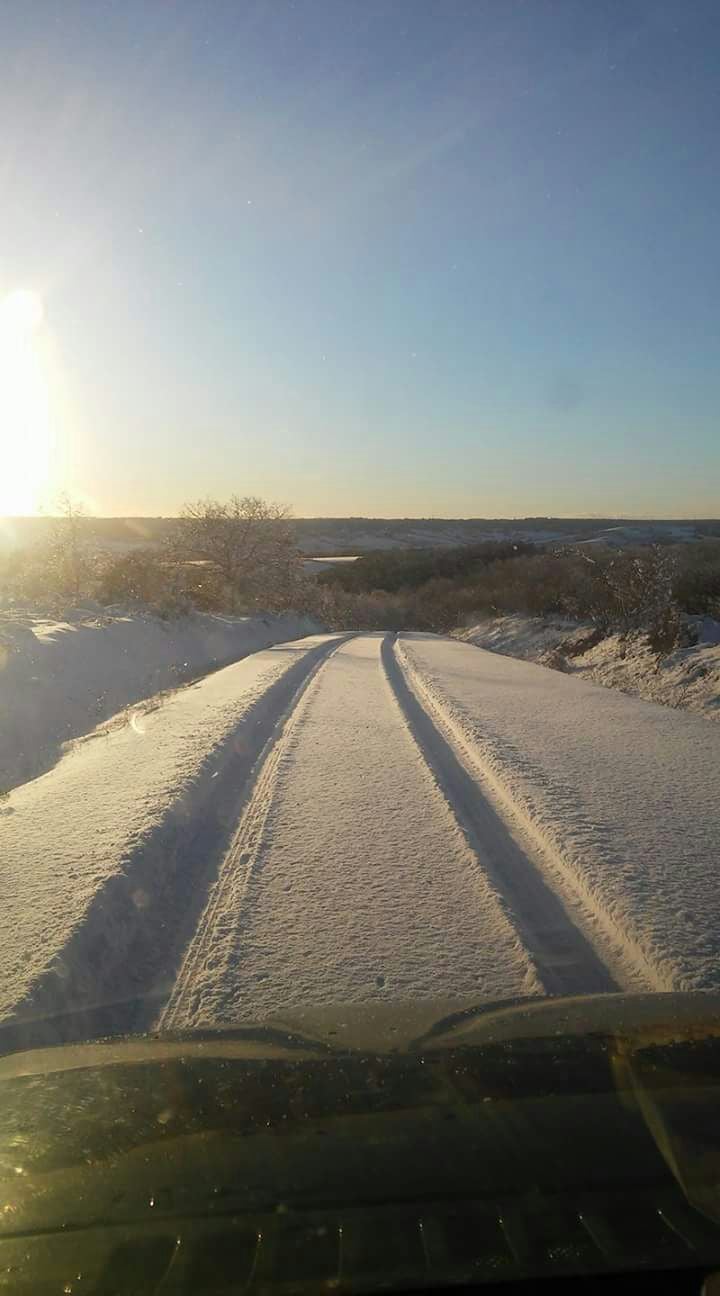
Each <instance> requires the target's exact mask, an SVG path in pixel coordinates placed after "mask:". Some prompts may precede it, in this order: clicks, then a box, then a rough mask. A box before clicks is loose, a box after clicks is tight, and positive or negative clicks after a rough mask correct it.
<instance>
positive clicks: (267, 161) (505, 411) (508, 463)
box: [0, 0, 720, 516]
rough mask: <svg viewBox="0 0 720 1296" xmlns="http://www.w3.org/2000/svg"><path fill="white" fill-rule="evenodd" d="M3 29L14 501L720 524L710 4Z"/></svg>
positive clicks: (503, 3)
mask: <svg viewBox="0 0 720 1296" xmlns="http://www.w3.org/2000/svg"><path fill="white" fill-rule="evenodd" d="M2 24H3V27H2V41H3V76H2V79H1V80H0V114H1V120H2V132H0V181H1V182H2V183H1V191H2V195H3V201H2V204H0V379H1V382H2V392H1V394H0V450H1V451H2V457H3V458H2V477H1V478H0V513H3V512H7V513H24V512H29V511H33V510H34V509H35V508H36V507H37V506H39V505H41V504H47V502H48V501H49V500H50V499H51V498H52V494H53V492H55V493H56V492H57V491H59V490H61V489H68V490H70V491H71V492H72V493H74V494H76V495H77V496H79V497H81V498H82V499H83V500H84V501H85V502H86V505H87V506H88V507H89V508H90V509H91V510H92V511H94V512H96V513H99V514H127V513H131V514H159V513H172V512H174V511H176V509H177V508H178V506H179V504H180V503H181V502H182V501H183V500H184V499H187V498H195V497H197V496H199V495H206V494H212V495H225V494H228V493H229V492H230V491H238V492H240V493H247V492H253V493H260V494H264V495H268V496H270V497H272V498H276V499H279V500H282V501H285V502H288V503H290V504H292V505H293V506H294V508H295V511H296V512H297V513H298V514H306V515H308V514H326V515H327V514H330V515H336V514H337V515H342V514H360V513H364V514H376V515H403V514H405V515H427V514H436V515H446V516H447V515H464V516H468V515H474V516H493V515H494V516H507V515H519V514H541V513H548V514H550V513H565V514H577V513H601V514H606V513H607V514H645V515H675V516H681V515H686V516H687V515H699V516H702V515H706V516H709V515H717V512H718V490H717V488H718V481H719V479H720V435H718V411H719V410H720V353H719V344H720V310H719V307H718V303H719V302H720V283H719V282H718V280H719V278H720V275H719V247H720V241H719V239H718V216H719V211H718V208H719V206H720V203H719V199H720V165H719V163H718V151H717V124H718V121H719V120H720V5H719V4H718V3H717V0H592V3H589V2H588V0H382V2H380V0H274V3H267V0H256V2H255V0H253V2H251V0H247V2H243V0H211V2H208V3H201V2H200V0H155V2H154V3H148V2H147V0H122V3H120V2H117V3H112V2H108V3H103V0H87V2H85V0H64V2H63V3H62V4H58V3H57V0H32V2H31V3H23V4H8V5H5V6H3V12H2ZM8 303H9V305H8ZM13 303H14V305H13Z"/></svg>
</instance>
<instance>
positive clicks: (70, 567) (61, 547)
mask: <svg viewBox="0 0 720 1296" xmlns="http://www.w3.org/2000/svg"><path fill="white" fill-rule="evenodd" d="M57 508H58V516H56V517H54V518H53V520H52V527H51V530H50V534H49V536H48V540H47V546H46V549H45V554H44V562H45V563H46V566H47V573H48V575H49V576H50V577H51V583H52V586H53V588H54V589H55V590H57V591H58V592H59V593H61V594H69V595H71V596H72V598H74V599H79V598H81V596H82V594H83V592H84V590H85V588H86V586H87V583H88V580H89V578H90V576H91V575H92V570H93V559H92V553H91V548H90V543H89V539H88V535H87V527H86V522H87V518H86V515H85V510H84V508H83V505H82V504H81V503H79V502H78V501H77V500H73V499H72V498H71V496H70V495H68V494H67V492H65V493H64V494H62V495H61V496H60V497H59V499H58V502H57Z"/></svg>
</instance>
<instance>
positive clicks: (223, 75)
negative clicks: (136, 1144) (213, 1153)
mask: <svg viewBox="0 0 720 1296" xmlns="http://www.w3.org/2000/svg"><path fill="white" fill-rule="evenodd" d="M2 42H3V49H4V52H5V59H4V65H5V66H4V73H3V77H2V82H1V84H0V114H1V116H2V121H3V132H2V141H1V142H0V176H1V177H2V179H3V181H4V184H3V201H2V207H1V210H0V236H1V237H0V246H1V247H2V255H1V257H0V453H1V458H0V898H1V901H2V903H1V904H0V1062H2V1058H3V1056H5V1055H6V1056H8V1057H9V1056H11V1055H14V1054H15V1053H16V1052H18V1051H23V1052H24V1051H29V1050H34V1049H47V1048H54V1047H55V1046H75V1045H81V1044H83V1043H84V1042H87V1041H93V1040H97V1039H101V1038H103V1039H107V1038H113V1039H119V1038H120V1037H125V1036H138V1035H143V1034H147V1033H150V1034H152V1035H153V1037H156V1036H159V1037H161V1038H165V1037H168V1038H172V1039H189V1038H191V1037H194V1036H195V1037H197V1033H202V1032H208V1031H210V1032H215V1031H219V1030H223V1029H227V1030H232V1031H237V1030H245V1031H250V1032H251V1033H252V1031H253V1030H256V1032H257V1036H256V1037H257V1039H259V1040H264V1041H265V1042H268V1041H272V1040H278V1039H284V1040H285V1041H286V1042H287V1041H290V1040H292V1039H296V1043H297V1047H298V1048H299V1049H301V1050H302V1048H304V1047H305V1043H306V1034H307V1031H306V1029H305V1026H304V1025H303V1023H304V1021H305V1018H304V1016H303V1014H305V1013H307V1012H309V1013H311V1014H312V1013H315V1012H320V1013H323V1012H326V1011H327V1012H330V1013H331V1014H334V1015H335V1017H334V1018H333V1020H335V1018H337V1022H338V1023H339V1025H337V1029H338V1030H340V1033H341V1038H344V1036H342V1032H343V1031H345V1030H347V1031H350V1032H351V1033H352V1030H353V1029H354V1027H355V1025H356V1023H357V1022H359V1021H361V1020H364V1018H362V1014H363V1013H367V1012H371V1013H372V1012H373V1011H375V1009H377V1010H378V1012H380V1013H381V1014H390V1017H389V1018H388V1017H387V1016H384V1017H383V1019H382V1020H383V1023H384V1025H383V1028H382V1031H381V1032H380V1036H378V1038H377V1040H374V1042H372V1040H371V1036H372V1032H370V1033H369V1034H366V1035H364V1036H363V1039H364V1040H365V1041H366V1043H365V1044H363V1047H366V1046H367V1047H370V1048H373V1047H374V1048H375V1049H376V1051H378V1052H379V1053H382V1054H383V1056H384V1055H385V1054H386V1053H388V1055H389V1053H390V1052H391V1051H392V1048H393V1047H394V1046H393V1045H392V1044H391V1042H390V1034H389V1031H390V1025H392V1026H393V1030H394V1029H395V1028H397V1030H398V1031H399V1032H400V1033H401V1034H402V1033H403V1031H405V1035H404V1036H403V1037H405V1036H406V1035H407V1030H405V1027H406V1026H407V1023H408V1022H409V1021H410V1019H411V1017H412V1015H413V1014H414V1013H416V1012H418V1011H420V1012H421V1013H424V1014H425V1016H424V1018H423V1022H424V1024H423V1031H422V1032H420V1033H419V1034H418V1035H416V1036H412V1038H413V1039H414V1040H415V1044H414V1046H413V1047H415V1048H419V1047H420V1045H418V1044H417V1040H418V1039H420V1038H422V1039H423V1040H425V1039H430V1040H431V1039H433V1038H435V1036H434V1034H433V1032H434V1031H435V1032H436V1033H440V1034H443V1032H444V1031H445V1030H446V1025H447V1023H448V1022H449V1021H450V1022H463V1021H465V1020H466V1014H469V1015H470V1018H469V1019H470V1020H472V1021H473V1022H475V1021H476V1020H478V1016H477V1015H478V1014H480V1015H482V1014H483V1013H484V1012H486V1011H488V1010H489V1009H491V1008H495V1007H497V1005H503V1004H510V1005H513V1004H525V1003H527V1004H530V1005H535V1004H540V1003H543V1002H544V1001H546V1000H549V999H552V998H555V997H568V996H613V995H614V996H627V995H630V996H634V995H648V994H650V995H654V994H658V995H659V994H673V995H677V994H678V993H681V992H706V993H707V992H712V991H717V990H720V962H719V960H718V930H720V896H719V894H718V888H717V886H716V884H715V861H716V856H717V832H718V819H717V807H718V805H719V804H720V774H719V771H720V729H719V728H718V719H719V718H720V520H718V516H717V514H718V503H717V499H718V497H717V486H718V480H720V476H719V473H720V440H719V439H718V436H717V426H716V425H717V413H716V412H717V407H718V402H719V401H720V370H719V369H718V365H717V342H718V338H717V332H718V328H717V298H718V285H717V282H716V281H717V264H718V258H717V228H716V227H717V210H718V199H719V197H720V178H719V174H718V168H717V165H716V157H715V155H716V134H717V109H718V93H719V91H720V73H719V71H718V68H719V66H720V64H719V62H718V57H719V55H720V13H719V12H718V9H717V5H716V3H715V0H693V2H692V3H683V2H681V0H635V2H634V3H632V4H620V3H614V2H613V0H599V2H598V3H593V4H587V3H584V2H583V0H567V2H566V0H561V2H560V3H556V2H555V0H537V2H536V3H523V2H522V0H447V2H443V0H280V2H279V3H276V4H263V3H255V2H254V0H252V2H251V0H241V2H239V3H225V2H224V0H218V2H217V3H213V4H210V3H208V4H204V3H200V2H196V0H176V2H174V3H155V4H147V3H145V0H125V3H123V4H112V3H109V4H97V3H96V2H95V0H67V2H66V3H64V4H63V5H62V6H61V7H58V6H57V5H56V4H54V3H52V2H51V0H33V2H32V3H27V4H23V5H10V6H5V7H4V10H3V14H2ZM624 1002H625V1001H624V1000H623V999H622V998H617V999H614V1000H608V1004H610V1003H616V1004H617V1005H618V1006H617V1014H618V1017H617V1022H616V1023H615V1024H616V1025H617V1027H618V1029H619V1028H620V1026H621V1024H622V1022H624V1020H625V1019H624V1018H623V1016H622V1014H623V1012H624V1011H625V1010H624V1009H623V1008H622V1007H621V1004H622V1003H624ZM669 1002H670V1001H669ZM672 1003H673V1004H676V1000H674V999H673V1000H672ZM588 1011H590V1010H588ZM614 1011H615V1010H614V1009H613V1012H614ZM668 1011H670V1010H669V1009H668ZM673 1011H675V1008H673ZM358 1014H359V1016H358ZM611 1016H612V1014H611ZM377 1020H379V1018H378V1019H377ZM503 1020H504V1019H503ZM588 1020H589V1019H588ZM603 1020H604V1021H605V1020H606V1019H605V1018H604V1019H603ZM371 1021H372V1022H373V1023H374V1022H375V1021H376V1019H375V1018H372V1019H371ZM388 1022H389V1023H390V1025H388ZM438 1023H440V1025H438ZM612 1026H613V1022H612V1020H611V1022H610V1026H609V1027H607V1028H608V1029H611V1027H612ZM605 1028H606V1027H605V1026H604V1027H603V1029H605ZM324 1029H325V1028H323V1030H324ZM373 1029H374V1027H373ZM320 1034H321V1036H322V1039H323V1041H324V1042H323V1046H322V1047H323V1048H327V1050H328V1051H329V1055H332V1056H334V1054H335V1052H336V1051H337V1040H335V1039H333V1038H331V1037H330V1036H328V1035H327V1033H325V1034H323V1031H321V1032H320ZM310 1035H311V1036H312V1038H313V1039H315V1035H314V1034H313V1032H312V1031H311V1032H310ZM349 1039H350V1036H348V1040H349ZM373 1039H374V1037H373ZM368 1041H370V1043H368ZM268 1046H269V1045H268ZM350 1046H351V1045H350V1043H349V1044H348V1047H350ZM288 1047H289V1045H288ZM318 1047H320V1046H319V1045H318ZM352 1047H356V1043H352ZM423 1047H424V1045H423ZM320 1051H321V1053H322V1049H321V1050H320ZM43 1056H45V1054H44V1055H43ZM93 1056H94V1055H93ZM323 1056H324V1054H323ZM318 1065H319V1063H318ZM322 1074H324V1072H323V1073H322ZM363 1074H364V1073H363ZM613 1074H614V1073H613ZM363 1083H364V1081H363ZM373 1083H374V1082H373ZM131 1089H132V1086H131ZM62 1092H63V1093H64V1092H65V1091H64V1090H62ZM133 1092H134V1090H133ZM23 1101H24V1100H23ZM98 1110H99V1109H98ZM103 1110H106V1109H105V1108H103ZM613 1110H614V1109H613ZM233 1137H234V1136H233ZM237 1137H238V1138H239V1137H240V1135H238V1136H237ZM13 1146H14V1144H13ZM24 1164H25V1163H24V1161H23V1157H22V1155H21V1154H20V1152H18V1156H17V1165H18V1166H19V1167H20V1169H21V1170H22V1168H23V1166H24ZM13 1173H14V1171H13ZM18 1174H20V1171H18ZM8 1201H11V1198H8ZM581 1267H582V1266H581Z"/></svg>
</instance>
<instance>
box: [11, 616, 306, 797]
mask: <svg viewBox="0 0 720 1296" xmlns="http://www.w3.org/2000/svg"><path fill="white" fill-rule="evenodd" d="M316 629H318V627H317V626H316V625H315V624H314V623H313V622H311V621H310V620H309V618H307V617H300V616H296V615H293V614H288V615H285V616H269V615H268V616H256V617H230V616H213V615H209V614H204V613H195V614H193V615H189V616H184V617H180V618H177V619H174V620H163V619H162V618H161V617H159V616H154V615H152V614H150V613H143V612H133V613H132V614H125V615H122V614H120V615H106V614H102V613H100V614H98V612H93V611H92V610H91V609H83V608H78V609H77V610H75V612H74V613H71V614H70V617H69V619H68V620H66V621H48V620H46V619H45V620H43V619H42V618H40V617H38V616H33V615H32V614H28V615H27V616H24V617H19V616H17V615H15V616H12V617H6V618H5V619H3V620H0V714H1V715H2V725H1V726H0V792H7V791H8V790H9V789H10V788H13V787H17V786H18V784H20V783H24V782H26V781H27V780H28V779H32V778H36V777H37V776H38V775H39V774H42V773H44V772H45V771H46V770H48V769H50V767H51V766H52V765H53V764H54V763H55V761H56V760H57V759H58V757H59V756H60V755H61V753H62V750H63V747H64V745H65V744H66V743H67V742H68V741H70V740H72V739H73V738H77V737H79V736H80V735H82V734H86V733H88V732H89V731H90V730H92V729H94V728H95V727H96V726H97V725H99V724H101V723H102V722H103V721H104V720H106V719H107V718H108V717H109V716H112V715H114V714H115V713H116V712H117V711H120V710H122V708H123V707H126V706H128V705H129V704H130V703H133V702H138V701H140V700H141V699H143V698H148V697H151V696H152V695H153V694H155V693H159V692H162V690H164V689H167V688H174V687H176V686H177V685H178V684H183V683H186V682H187V681H189V680H191V679H194V678H196V677H197V676H199V675H202V674H205V673H206V672H207V671H209V670H213V669H215V668H216V667H218V666H225V665H228V664H229V663H230V662H233V661H238V660H239V659H240V658H242V657H246V656H247V655H248V653H252V652H257V651H258V649H261V648H267V647H269V646H270V645H271V644H276V643H283V642H285V641H287V640H289V639H298V638H301V637H302V636H304V635H307V634H311V633H312V632H313V631H314V630H316Z"/></svg>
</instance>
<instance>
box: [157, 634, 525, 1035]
mask: <svg viewBox="0 0 720 1296" xmlns="http://www.w3.org/2000/svg"><path fill="white" fill-rule="evenodd" d="M383 637H384V636H383V635H382V633H380V634H374V633H369V634H367V635H359V636H356V637H354V638H353V639H352V640H351V642H349V643H344V644H341V645H339V649H338V651H337V652H336V653H334V654H333V655H332V656H331V657H330V658H329V659H328V660H327V661H326V663H325V666H324V667H323V670H322V672H321V673H319V674H317V675H316V676H315V678H314V680H313V682H312V684H311V686H310V687H309V688H308V689H307V690H306V691H304V693H303V696H302V698H301V699H300V701H299V704H298V705H297V706H296V707H295V708H294V710H293V712H292V713H291V714H290V715H289V716H288V718H287V720H286V723H285V725H284V727H283V729H282V732H280V731H278V734H277V736H276V740H275V742H274V743H273V745H272V747H271V748H270V749H269V751H268V754H267V757H266V760H265V761H264V763H263V765H262V768H260V769H259V771H258V776H257V783H256V786H255V789H254V791H253V795H252V798H251V801H250V802H249V803H248V806H247V809H246V811H245V813H244V815H243V817H242V819H241V821H240V822H239V823H238V825H237V831H236V834H235V837H234V840H233V842H232V846H231V848H230V850H229V851H228V855H227V858H226V860H225V862H224V864H223V866H222V868H221V875H220V877H219V878H218V881H217V884H216V886H215V889H214V891H213V894H212V897H211V899H210V902H209V903H208V905H207V907H206V910H205V913H204V914H203V917H202V919H201V922H200V924H199V926H198V930H197V933H196V935H195V937H194V938H193V941H192V943H191V945H190V947H189V948H188V950H187V953H186V956H185V961H184V964H183V967H182V970H181V972H180V975H179V976H178V978H177V983H176V986H175V988H174V990H173V992H172V994H171V997H170V999H169V1001H168V1003H167V1007H166V1009H165V1012H164V1013H163V1014H162V1016H161V1018H160V1022H159V1026H160V1027H161V1028H163V1029H173V1030H176V1029H190V1028H193V1029H194V1028H197V1027H202V1026H207V1025H209V1024H213V1025H217V1024H223V1025H231V1024H232V1025H235V1024H237V1023H238V1022H240V1021H248V1020H251V1019H252V1020H267V1019H268V1018H274V1017H278V1016H281V1015H283V1014H285V1013H287V1012H289V1011H291V1010H292V1008H294V1007H301V1006H311V1005H320V1004H328V1003H338V1004H344V1005H350V1004H353V1003H365V1002H368V1001H370V1000H384V1001H385V1002H397V1003H403V1002H406V1001H410V1002H412V1001H416V1000H418V999H428V998H432V999H437V997H438V996H441V997H442V998H444V999H447V998H454V997H461V998H463V999H469V998H471V997H473V998H474V997H480V998H488V997H489V998H497V997H499V996H500V995H505V996H507V995H509V994H514V995H527V994H538V993H542V985H541V983H540V979H539V977H538V975H537V973H536V970H535V968H534V965H533V964H532V961H531V960H530V959H529V958H528V955H527V952H526V950H525V949H524V947H523V945H522V942H521V940H520V939H519V937H518V934H517V931H516V929H515V928H514V927H513V925H512V923H510V922H509V921H508V918H507V916H506V914H505V911H504V908H503V905H502V902H501V901H500V899H499V898H498V896H497V894H496V893H495V891H494V889H493V887H492V886H491V884H490V883H489V882H488V880H487V877H486V875H485V874H484V873H483V872H482V871H481V870H480V869H478V868H476V867H475V860H474V857H473V856H472V854H471V852H470V851H469V849H468V845H467V841H466V839H465V837H464V835H463V833H462V831H461V830H460V828H459V827H458V824H457V822H456V819H455V817H454V815H453V813H452V811H451V810H450V809H449V808H448V805H447V802H446V799H445V797H444V796H443V795H442V793H441V791H440V790H439V789H438V787H437V783H436V781H435V780H434V778H433V776H432V773H431V771H429V769H428V767H427V764H426V762H425V761H424V760H423V758H422V754H421V753H420V752H419V751H418V748H417V745H416V743H415V742H414V740H413V737H412V735H411V734H410V733H409V731H408V728H407V725H406V724H405V723H404V721H403V717H402V715H401V713H400V711H399V709H398V706H397V701H396V699H395V697H394V695H393V692H392V690H391V689H390V688H389V686H388V682H387V678H386V676H385V672H384V671H383V669H382V663H381V658H380V647H381V642H382V640H383Z"/></svg>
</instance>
